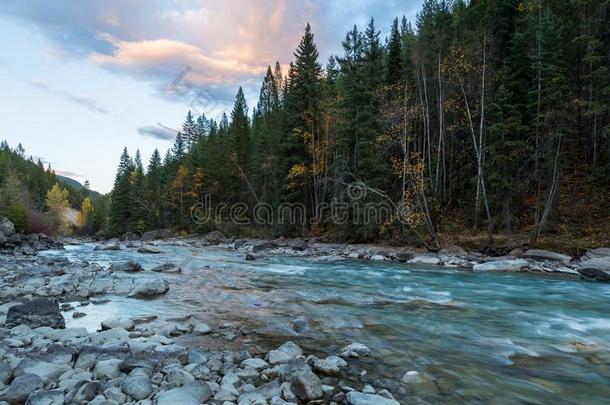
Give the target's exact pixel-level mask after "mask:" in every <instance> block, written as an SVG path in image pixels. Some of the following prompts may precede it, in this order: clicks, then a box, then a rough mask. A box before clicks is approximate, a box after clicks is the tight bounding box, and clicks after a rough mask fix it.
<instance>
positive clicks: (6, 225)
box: [0, 217, 15, 238]
mask: <svg viewBox="0 0 610 405" xmlns="http://www.w3.org/2000/svg"><path fill="white" fill-rule="evenodd" d="M0 233H1V234H3V235H4V236H6V237H7V238H8V237H11V236H13V235H14V234H15V224H13V222H12V221H11V220H9V219H8V218H5V217H0Z"/></svg>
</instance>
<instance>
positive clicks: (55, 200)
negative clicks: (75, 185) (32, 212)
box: [46, 184, 69, 233]
mask: <svg viewBox="0 0 610 405" xmlns="http://www.w3.org/2000/svg"><path fill="white" fill-rule="evenodd" d="M46 204H47V208H48V209H49V211H48V212H47V214H48V215H49V217H50V219H51V222H52V225H53V230H54V231H55V232H58V233H64V232H65V231H66V226H65V221H64V215H65V213H66V211H67V209H68V205H69V204H68V190H66V189H63V188H61V187H60V186H59V184H55V185H54V186H53V187H51V189H50V190H49V191H48V192H47V200H46Z"/></svg>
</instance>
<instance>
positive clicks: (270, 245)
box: [252, 241, 278, 253]
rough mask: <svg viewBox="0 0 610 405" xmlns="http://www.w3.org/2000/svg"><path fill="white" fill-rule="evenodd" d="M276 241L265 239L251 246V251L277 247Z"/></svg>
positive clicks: (257, 251)
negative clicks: (265, 240)
mask: <svg viewBox="0 0 610 405" xmlns="http://www.w3.org/2000/svg"><path fill="white" fill-rule="evenodd" d="M277 247H278V246H277V243H275V242H273V241H267V242H262V243H259V244H258V245H254V246H252V252H253V253H259V252H264V251H265V250H271V249H277Z"/></svg>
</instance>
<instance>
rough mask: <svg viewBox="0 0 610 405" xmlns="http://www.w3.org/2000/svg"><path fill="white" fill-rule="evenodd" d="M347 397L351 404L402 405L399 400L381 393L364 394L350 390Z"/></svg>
mask: <svg viewBox="0 0 610 405" xmlns="http://www.w3.org/2000/svg"><path fill="white" fill-rule="evenodd" d="M345 399H346V401H347V403H348V404H349V405H400V403H399V402H398V401H396V400H393V399H389V398H385V397H382V396H381V395H373V394H364V393H362V392H357V391H351V392H348V393H347V395H346V397H345Z"/></svg>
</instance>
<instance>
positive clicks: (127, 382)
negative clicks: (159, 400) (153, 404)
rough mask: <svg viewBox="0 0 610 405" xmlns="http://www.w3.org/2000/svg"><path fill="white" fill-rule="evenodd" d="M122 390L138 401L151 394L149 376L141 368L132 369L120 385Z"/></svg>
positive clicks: (151, 387) (151, 388)
mask: <svg viewBox="0 0 610 405" xmlns="http://www.w3.org/2000/svg"><path fill="white" fill-rule="evenodd" d="M121 389H122V391H123V392H124V393H125V394H127V395H129V396H130V397H131V398H133V399H135V400H137V401H140V400H142V399H145V398H148V397H149V396H150V394H152V391H153V386H152V383H151V381H150V377H149V376H148V375H147V374H146V373H145V372H143V371H142V369H134V370H133V371H132V372H131V373H130V374H129V375H128V376H127V377H125V379H124V380H123V384H122V385H121Z"/></svg>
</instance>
